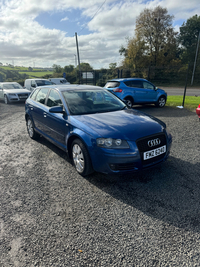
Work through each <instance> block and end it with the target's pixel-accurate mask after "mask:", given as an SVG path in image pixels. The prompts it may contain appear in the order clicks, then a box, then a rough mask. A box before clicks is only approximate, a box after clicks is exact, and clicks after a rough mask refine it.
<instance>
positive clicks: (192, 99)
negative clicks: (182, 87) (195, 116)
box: [166, 95, 200, 111]
mask: <svg viewBox="0 0 200 267" xmlns="http://www.w3.org/2000/svg"><path fill="white" fill-rule="evenodd" d="M199 104H200V96H197V97H196V96H186V97H185V101H184V108H187V109H188V110H191V111H195V110H196V108H197V107H198V105H199ZM182 105H183V96H179V95H175V96H168V97H167V103H166V106H168V107H177V106H182Z"/></svg>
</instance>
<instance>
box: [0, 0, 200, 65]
mask: <svg viewBox="0 0 200 267" xmlns="http://www.w3.org/2000/svg"><path fill="white" fill-rule="evenodd" d="M0 2H1V6H0V62H2V63H3V64H6V63H8V64H14V65H18V66H27V67H29V66H30V67H34V66H35V67H51V66H52V65H53V64H58V65H61V66H62V67H63V66H66V65H70V64H72V65H75V64H76V62H77V50H76V40H75V32H77V35H78V43H79V53H80V61H81V62H88V63H90V65H91V66H92V67H93V68H95V69H99V68H108V67H109V63H115V62H116V63H117V65H118V66H119V65H120V63H121V61H122V59H123V57H122V56H120V55H119V49H120V46H121V45H126V37H132V36H133V35H134V28H135V20H136V17H137V16H139V14H140V12H142V11H143V10H144V8H155V7H156V6H158V5H160V6H161V7H165V8H167V10H168V13H169V14H170V15H174V27H175V28H176V29H179V26H181V25H182V23H183V22H184V21H186V20H187V19H188V18H190V17H192V16H194V15H195V14H197V15H200V2H199V0H163V1H160V0H152V1H146V0H123V1H118V0H0Z"/></svg>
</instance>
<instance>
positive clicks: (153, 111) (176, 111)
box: [133, 105, 196, 118]
mask: <svg viewBox="0 0 200 267" xmlns="http://www.w3.org/2000/svg"><path fill="white" fill-rule="evenodd" d="M133 109H136V110H138V111H141V112H144V113H147V114H150V115H152V116H155V117H159V116H161V117H176V118H178V117H187V116H189V115H194V114H195V115H196V113H195V111H190V110H188V109H185V108H181V109H180V108H174V107H168V106H165V107H164V108H158V107H156V106H154V105H137V106H136V105H135V106H133Z"/></svg>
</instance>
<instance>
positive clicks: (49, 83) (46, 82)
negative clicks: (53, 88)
mask: <svg viewBox="0 0 200 267" xmlns="http://www.w3.org/2000/svg"><path fill="white" fill-rule="evenodd" d="M35 82H36V83H37V86H45V85H52V84H55V83H53V82H50V81H45V80H36V81H35Z"/></svg>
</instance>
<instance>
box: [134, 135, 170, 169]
mask: <svg viewBox="0 0 200 267" xmlns="http://www.w3.org/2000/svg"><path fill="white" fill-rule="evenodd" d="M156 138H159V139H160V141H161V143H160V144H159V145H156V146H153V147H149V146H148V141H149V140H152V139H156ZM136 144H137V147H138V149H139V152H140V157H141V159H142V164H143V166H145V165H148V164H151V163H153V162H157V161H160V160H162V159H163V158H164V157H165V155H166V153H163V154H161V155H159V156H157V157H154V158H151V159H147V160H144V159H143V153H144V152H147V151H150V150H153V149H156V148H158V147H162V146H164V145H166V144H167V140H166V136H165V134H164V133H161V134H156V135H150V136H148V137H144V138H140V139H138V140H137V141H136Z"/></svg>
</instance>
